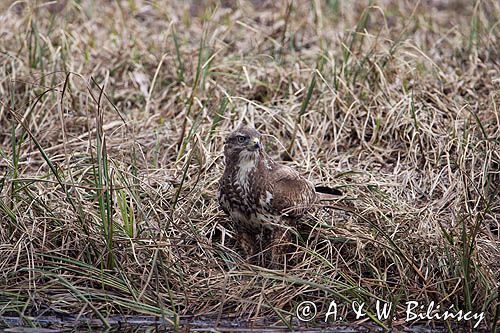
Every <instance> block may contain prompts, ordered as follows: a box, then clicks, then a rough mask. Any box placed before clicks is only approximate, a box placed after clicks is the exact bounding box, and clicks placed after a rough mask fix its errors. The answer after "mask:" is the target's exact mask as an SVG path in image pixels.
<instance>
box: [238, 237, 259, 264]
mask: <svg viewBox="0 0 500 333" xmlns="http://www.w3.org/2000/svg"><path fill="white" fill-rule="evenodd" d="M238 241H239V245H240V247H241V249H242V250H243V254H244V256H245V259H247V260H248V259H250V257H252V256H253V255H254V253H255V236H254V235H252V234H251V233H248V232H245V231H242V232H240V234H239V236H238Z"/></svg>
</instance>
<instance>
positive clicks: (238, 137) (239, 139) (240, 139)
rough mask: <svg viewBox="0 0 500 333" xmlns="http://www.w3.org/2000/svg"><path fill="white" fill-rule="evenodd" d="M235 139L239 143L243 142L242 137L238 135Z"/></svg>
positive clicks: (243, 138)
mask: <svg viewBox="0 0 500 333" xmlns="http://www.w3.org/2000/svg"><path fill="white" fill-rule="evenodd" d="M236 139H237V140H238V142H239V143H243V142H245V137H244V136H243V135H238V136H237V137H236Z"/></svg>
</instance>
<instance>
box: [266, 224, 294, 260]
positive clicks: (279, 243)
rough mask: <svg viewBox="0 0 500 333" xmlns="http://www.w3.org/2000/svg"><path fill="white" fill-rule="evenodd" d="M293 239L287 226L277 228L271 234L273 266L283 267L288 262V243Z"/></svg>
mask: <svg viewBox="0 0 500 333" xmlns="http://www.w3.org/2000/svg"><path fill="white" fill-rule="evenodd" d="M291 240H292V236H291V233H290V232H289V231H288V229H287V228H282V227H279V228H276V229H274V230H273V232H272V235H271V267H272V268H275V269H276V268H281V267H283V266H284V265H285V264H286V254H287V253H288V245H289V243H290V242H291Z"/></svg>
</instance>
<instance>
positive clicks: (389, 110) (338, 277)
mask: <svg viewBox="0 0 500 333" xmlns="http://www.w3.org/2000/svg"><path fill="white" fill-rule="evenodd" d="M1 6H3V8H2V12H1V14H0V20H1V21H2V24H1V25H0V101H1V104H0V155H1V160H0V172H1V175H0V176H1V181H0V255H1V257H0V271H1V273H0V286H1V289H0V314H4V315H16V316H21V317H22V318H23V320H25V321H26V322H27V323H29V322H30V320H31V319H30V318H31V317H33V316H35V317H36V316H38V315H51V314H59V315H60V314H76V315H80V316H86V317H87V316H89V317H94V318H98V319H101V320H102V322H104V323H106V318H108V317H109V316H111V315H116V314H138V313H140V314H148V315H154V316H161V317H164V318H166V319H168V320H171V321H172V322H174V324H175V325H177V324H178V323H179V320H181V319H182V318H185V317H186V316H191V315H197V316H205V317H208V318H212V319H225V318H233V317H238V318H240V319H244V320H247V319H248V320H255V321H257V322H258V321H259V320H261V319H263V318H267V319H266V323H267V324H273V323H275V324H279V325H288V326H294V325H298V323H297V321H296V320H295V319H294V307H295V306H296V305H297V304H298V303H299V302H300V301H302V300H309V301H314V302H315V303H316V304H317V305H318V307H319V309H320V311H321V312H322V313H325V312H326V310H327V307H328V304H329V302H330V301H331V300H337V301H339V302H340V303H342V302H343V303H348V302H350V301H353V300H357V301H359V302H362V301H364V302H367V304H368V305H369V306H370V307H371V308H372V309H373V306H374V304H375V301H376V300H377V299H383V300H386V301H392V302H394V304H395V305H396V304H397V309H396V312H397V313H399V312H401V311H402V310H403V309H404V302H406V301H407V300H417V301H420V302H421V303H425V304H428V303H429V302H430V301H436V302H438V303H439V304H441V305H442V307H446V308H448V307H449V306H450V305H454V306H455V307H458V308H460V309H466V310H473V311H485V313H486V316H487V319H486V324H487V326H489V327H494V326H495V321H497V320H498V313H499V295H498V290H499V287H500V283H499V280H500V239H499V237H500V231H499V225H500V199H499V198H500V195H499V184H500V171H499V170H500V144H499V137H500V112H499V102H500V99H499V95H500V94H499V87H500V74H499V59H500V57H499V51H498V50H499V49H500V45H499V39H498V37H499V35H498V33H499V29H500V28H499V27H500V26H499V18H500V5H499V4H498V2H496V1H494V0H491V1H490V0H484V1H466V0H457V1H445V0H425V1H424V0H422V1H419V2H418V4H417V2H413V1H396V0H381V1H373V2H372V5H371V6H367V2H366V1H353V2H351V1H342V0H329V1H320V0H315V1H312V2H311V3H306V2H299V1H296V2H293V3H289V4H287V3H283V4H280V5H271V4H269V3H268V2H267V1H259V0H254V1H252V2H243V1H238V2H233V1H221V2H217V1H206V5H204V6H202V5H194V4H191V5H189V4H183V2H174V1H172V2H171V3H163V2H159V1H141V0H129V1H118V2H114V1H92V0H82V1H76V0H69V1H67V5H66V6H54V5H46V4H45V5H44V4H43V1H27V2H23V3H20V2H16V3H14V4H9V3H8V2H6V3H4V2H2V5H1ZM241 122H249V123H253V124H255V125H256V126H257V127H258V128H259V129H260V131H261V132H263V133H264V134H266V149H267V151H268V152H269V154H270V155H271V156H273V157H274V158H275V159H277V160H283V159H285V160H287V161H286V162H285V163H289V164H291V165H293V166H294V167H296V168H298V169H300V170H301V171H302V172H303V173H304V174H307V175H309V177H310V179H312V180H314V182H315V183H318V184H320V183H321V184H330V185H335V186H337V187H341V188H342V189H343V191H345V193H346V196H345V197H344V198H342V199H341V200H340V201H339V202H337V203H335V204H336V205H339V206H341V207H342V206H345V207H351V208H350V209H345V210H342V209H323V210H320V211H318V212H316V213H314V214H311V216H309V217H308V218H307V219H306V220H305V221H304V223H308V224H310V225H311V226H312V227H313V231H312V233H311V235H310V236H309V237H308V238H302V239H296V244H297V251H296V252H295V253H294V254H293V258H291V264H290V265H289V266H288V267H287V268H286V269H285V270H281V271H273V270H268V269H265V268H261V267H258V266H252V265H249V264H248V263H246V262H245V261H244V260H243V259H242V258H241V257H240V254H238V252H237V250H236V247H235V246H234V237H233V236H234V234H233V230H232V229H231V226H230V225H229V224H228V223H227V222H228V221H227V218H226V217H225V216H224V215H223V214H222V212H221V211H220V210H219V209H218V207H217V203H216V199H215V192H216V189H217V181H218V178H219V176H220V174H221V171H222V168H223V160H222V158H221V157H222V156H221V151H222V142H223V139H224V137H225V135H227V133H228V132H229V131H231V129H233V128H234V127H236V126H237V125H238V124H240V123H241ZM287 150H288V152H289V155H288V154H286V153H283V152H285V151H287ZM342 311H343V314H345V313H344V312H345V311H346V310H345V309H344V310H342ZM495 315H496V317H495ZM369 320H370V321H371V320H372V319H369ZM347 321H348V322H354V319H353V318H352V317H348V319H347ZM403 322H404V318H402V317H401V316H399V317H398V319H397V320H395V321H394V322H390V321H389V322H385V323H383V324H384V325H386V326H390V325H399V324H402V323H403ZM318 323H319V320H318V321H317V322H316V324H318ZM380 324H382V323H380ZM437 324H442V322H437ZM447 324H448V325H450V326H453V325H455V324H456V321H452V320H451V321H449V322H448V323H447Z"/></svg>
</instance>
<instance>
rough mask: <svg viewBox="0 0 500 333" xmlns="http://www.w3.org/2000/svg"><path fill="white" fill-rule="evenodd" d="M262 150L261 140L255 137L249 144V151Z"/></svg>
mask: <svg viewBox="0 0 500 333" xmlns="http://www.w3.org/2000/svg"><path fill="white" fill-rule="evenodd" d="M260 148H261V144H260V140H259V138H257V137H253V138H252V139H251V140H250V141H249V142H248V144H247V149H248V150H251V151H254V150H259V149H260Z"/></svg>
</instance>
